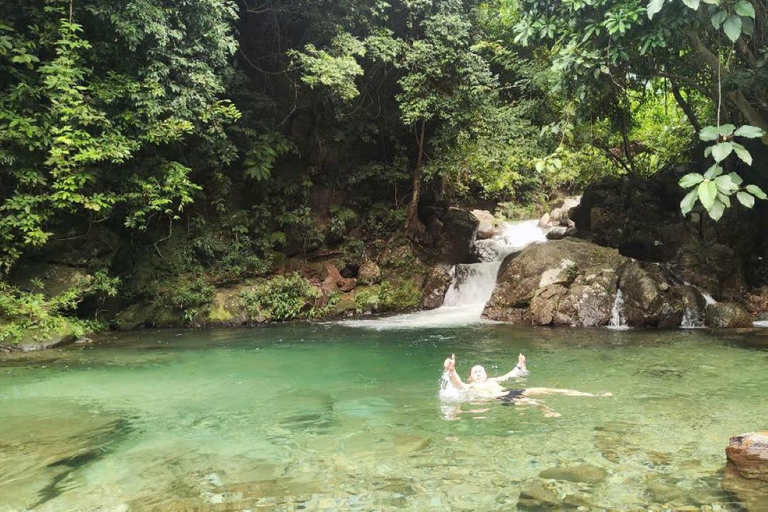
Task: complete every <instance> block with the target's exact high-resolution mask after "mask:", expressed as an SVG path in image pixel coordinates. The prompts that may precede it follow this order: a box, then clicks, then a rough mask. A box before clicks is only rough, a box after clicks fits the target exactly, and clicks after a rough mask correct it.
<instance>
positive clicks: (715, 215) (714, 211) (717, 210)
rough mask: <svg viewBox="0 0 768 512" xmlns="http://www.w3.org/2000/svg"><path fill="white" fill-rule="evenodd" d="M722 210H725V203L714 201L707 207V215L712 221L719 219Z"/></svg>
mask: <svg viewBox="0 0 768 512" xmlns="http://www.w3.org/2000/svg"><path fill="white" fill-rule="evenodd" d="M724 211H725V205H724V204H723V203H721V202H720V201H715V202H714V203H712V207H711V208H708V209H707V213H709V216H710V217H711V218H712V220H714V221H718V220H720V217H722V216H723V212H724Z"/></svg>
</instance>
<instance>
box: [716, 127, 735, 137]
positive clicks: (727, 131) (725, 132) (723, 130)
mask: <svg viewBox="0 0 768 512" xmlns="http://www.w3.org/2000/svg"><path fill="white" fill-rule="evenodd" d="M735 129H736V127H735V126H733V125H732V124H723V125H720V126H719V127H718V128H717V133H718V134H719V135H720V136H722V137H728V136H729V135H731V134H732V133H733V130H735Z"/></svg>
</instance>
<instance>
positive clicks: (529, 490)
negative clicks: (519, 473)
mask: <svg viewBox="0 0 768 512" xmlns="http://www.w3.org/2000/svg"><path fill="white" fill-rule="evenodd" d="M560 503H561V500H560V497H559V496H558V494H557V490H556V489H555V488H553V487H551V486H549V485H548V484H546V483H545V482H542V481H540V480H535V481H533V482H528V483H527V484H526V485H525V487H523V489H522V490H521V491H520V497H519V498H518V500H517V505H518V507H523V509H526V508H530V509H534V510H538V509H541V508H552V509H557V508H560Z"/></svg>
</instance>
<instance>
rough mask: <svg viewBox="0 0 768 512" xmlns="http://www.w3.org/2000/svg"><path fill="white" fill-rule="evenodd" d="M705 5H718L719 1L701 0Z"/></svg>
mask: <svg viewBox="0 0 768 512" xmlns="http://www.w3.org/2000/svg"><path fill="white" fill-rule="evenodd" d="M702 1H703V2H704V3H705V4H709V5H720V0H702Z"/></svg>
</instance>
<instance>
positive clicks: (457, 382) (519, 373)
mask: <svg viewBox="0 0 768 512" xmlns="http://www.w3.org/2000/svg"><path fill="white" fill-rule="evenodd" d="M443 367H444V368H445V371H446V372H448V378H449V379H450V381H451V383H452V384H453V385H454V387H456V388H457V389H459V390H462V391H465V392H468V393H469V395H470V396H471V397H472V398H480V399H482V398H496V399H499V400H502V401H503V402H505V404H506V405H514V404H518V403H519V404H523V403H525V404H530V405H535V406H537V407H540V408H542V409H543V411H544V414H545V415H546V416H560V414H559V413H557V412H555V411H553V410H552V409H550V408H549V407H546V406H544V405H542V404H540V403H539V402H537V401H535V400H532V399H531V398H530V397H533V396H544V395H566V396H592V397H596V396H613V394H612V393H603V394H600V395H594V394H592V393H584V392H582V391H576V390H574V389H557V388H525V389H505V388H503V387H502V386H501V384H499V383H500V382H503V381H505V380H508V379H512V378H518V377H527V376H528V375H530V372H529V371H528V369H527V368H526V365H525V356H524V355H523V354H520V355H518V357H517V366H515V367H514V368H513V369H512V370H511V371H509V372H507V373H505V374H504V375H502V376H500V377H488V373H486V371H485V368H483V367H482V366H481V365H479V364H478V365H475V366H473V367H472V369H471V370H470V371H469V377H468V378H467V382H466V383H464V382H463V381H462V380H461V377H459V374H458V373H456V356H455V355H453V354H451V357H449V358H448V359H446V360H445V363H444V364H443Z"/></svg>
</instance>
